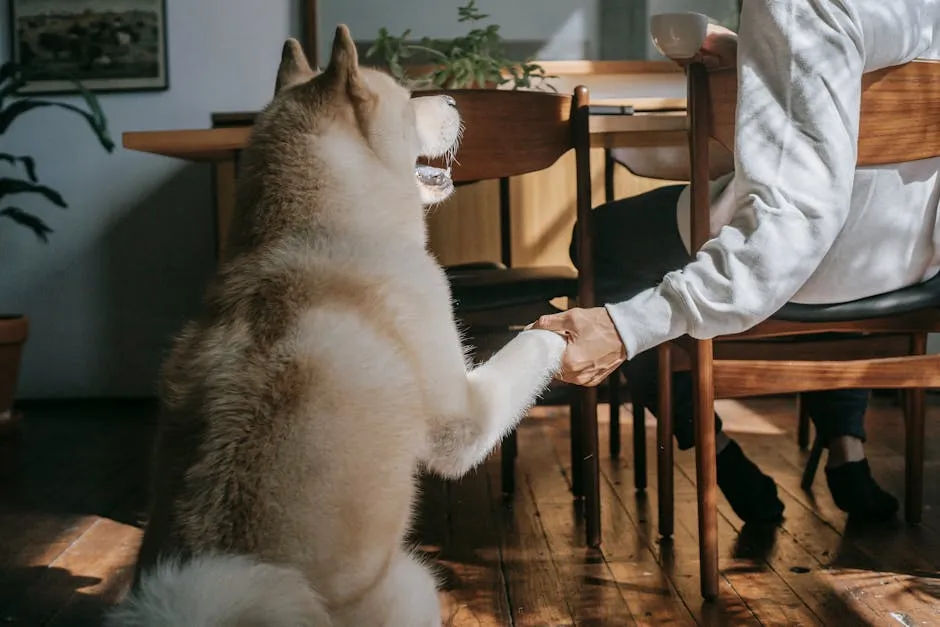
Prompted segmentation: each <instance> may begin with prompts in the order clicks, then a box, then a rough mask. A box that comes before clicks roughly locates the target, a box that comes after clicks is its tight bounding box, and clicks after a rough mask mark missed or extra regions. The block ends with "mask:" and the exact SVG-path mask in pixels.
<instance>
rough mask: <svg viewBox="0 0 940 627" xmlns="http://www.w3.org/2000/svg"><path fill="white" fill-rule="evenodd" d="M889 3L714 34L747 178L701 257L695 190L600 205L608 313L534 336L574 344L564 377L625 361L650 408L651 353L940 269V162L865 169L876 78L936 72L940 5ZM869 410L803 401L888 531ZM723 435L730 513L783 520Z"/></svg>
mask: <svg viewBox="0 0 940 627" xmlns="http://www.w3.org/2000/svg"><path fill="white" fill-rule="evenodd" d="M889 4H890V6H889V5H888V4H886V3H885V2H883V0H844V1H842V2H834V1H831V0H748V1H747V2H745V3H743V7H742V11H741V14H740V25H739V28H738V34H737V35H735V34H734V33H733V32H731V31H728V30H726V29H722V28H719V27H711V28H710V29H709V31H708V35H707V37H706V41H705V44H704V45H703V47H702V50H701V53H700V58H701V59H702V60H703V61H704V62H705V63H706V65H708V66H712V67H721V66H726V65H727V66H732V67H734V66H736V67H737V71H738V80H739V93H738V101H737V112H736V130H735V144H736V148H735V155H734V163H735V168H734V171H733V172H731V173H729V174H727V175H725V176H722V177H719V178H718V179H716V180H715V181H712V187H711V190H710V197H711V202H712V205H711V211H712V213H711V224H710V234H711V239H710V240H709V241H708V242H707V243H706V245H705V246H704V247H703V248H702V249H701V250H700V251H698V252H697V253H696V254H694V255H692V254H690V252H689V250H690V236H689V232H688V215H689V190H688V188H687V187H686V186H669V187H663V188H659V189H655V190H653V191H650V192H648V193H645V194H641V195H639V196H634V197H631V198H624V199H621V200H616V201H613V202H610V203H607V204H605V205H602V206H600V207H598V208H597V209H596V210H595V229H596V238H595V242H596V244H595V246H596V262H595V271H596V275H597V285H598V297H599V302H602V303H605V306H603V307H595V308H589V309H582V308H572V309H569V310H567V311H565V312H562V313H558V314H554V315H549V316H543V317H541V318H540V319H539V320H538V321H537V322H535V323H534V325H533V326H535V327H536V328H542V329H549V330H553V331H556V332H558V333H562V334H563V335H566V336H567V338H568V348H567V350H566V354H565V357H564V363H563V365H562V370H561V373H560V374H559V378H560V379H562V380H564V381H567V382H569V383H574V384H580V385H588V386H593V385H597V384H599V383H600V382H602V381H603V380H605V379H606V377H607V376H608V375H609V374H610V373H612V372H613V371H614V370H615V369H616V368H618V367H620V366H621V364H624V362H626V363H625V364H624V367H625V370H626V374H627V376H628V380H629V381H630V384H631V388H632V389H635V390H636V392H637V393H638V394H639V395H640V398H641V400H643V401H644V404H646V405H647V406H648V407H653V408H654V407H656V405H657V403H656V400H655V399H656V394H657V392H656V389H657V381H656V364H655V362H656V351H651V350H649V349H651V348H653V347H655V346H657V345H659V344H661V343H662V342H666V341H669V340H672V339H674V338H677V337H679V336H681V335H685V334H688V335H690V336H692V337H696V338H703V339H704V338H711V337H714V336H718V335H727V334H733V333H737V332H741V331H744V330H747V329H748V328H750V327H752V326H754V325H756V324H757V323H759V322H761V321H763V320H765V319H766V318H768V317H770V316H771V315H773V313H774V312H775V311H777V310H778V309H779V308H780V307H781V306H783V305H784V304H786V303H787V302H788V301H793V302H800V303H833V302H847V301H852V300H856V299H859V298H863V297H867V296H872V295H877V294H881V293H885V292H889V291H892V290H896V289H899V288H902V287H905V286H908V285H912V284H916V283H918V282H922V281H925V280H927V279H929V278H931V277H932V276H934V275H935V274H936V273H937V272H938V269H940V229H938V205H940V175H938V170H940V159H927V160H922V161H918V162H913V163H905V164H893V165H886V166H880V167H872V168H856V166H855V155H856V147H857V141H858V125H859V115H860V113H859V108H860V97H861V83H862V76H863V74H864V73H866V72H871V71H874V70H877V69H880V68H885V67H888V66H894V65H900V64H903V63H906V62H908V61H911V60H913V59H915V58H932V59H940V1H938V0H895V1H894V2H891V3H889ZM899 199H900V201H901V202H903V205H901V204H899ZM577 228H578V225H576V226H575V232H576V231H577ZM575 239H576V238H574V237H573V238H572V253H573V252H574V246H575ZM572 258H574V254H572ZM673 389H674V393H675V397H674V423H675V436H676V439H677V440H678V446H679V448H682V449H687V448H690V447H691V446H693V431H692V390H691V377H690V375H689V374H688V373H685V374H684V375H683V374H677V375H676V380H675V382H674V386H673ZM868 397H869V393H868V391H867V390H838V391H826V392H817V393H812V394H807V395H806V396H805V402H807V403H808V410H809V413H810V414H811V416H812V418H813V420H814V423H815V425H816V428H817V433H818V434H819V435H820V436H821V437H822V438H823V440H822V441H823V442H825V444H826V446H827V447H828V450H829V455H828V460H827V464H826V480H827V483H828V486H829V489H830V492H831V494H832V497H833V500H834V501H835V503H836V504H837V505H838V506H839V507H840V508H841V509H842V510H844V511H846V512H848V514H849V516H850V517H854V518H856V519H862V520H882V519H888V518H890V517H892V516H894V515H895V512H896V511H897V508H898V502H897V499H896V498H895V497H894V496H892V495H890V494H888V493H887V492H885V491H884V490H883V489H882V488H881V487H879V485H878V484H877V482H876V481H875V480H874V478H873V477H872V474H871V469H870V467H869V465H868V461H867V459H866V457H865V450H864V444H863V443H864V441H865V430H864V414H865V410H866V407H867V404H868ZM716 424H717V428H718V430H719V433H718V434H717V436H716V445H717V446H716V448H717V450H718V457H717V470H718V485H719V487H720V489H721V490H722V492H723V494H724V495H725V497H726V498H727V500H728V501H729V503H730V505H731V507H732V508H733V509H734V511H735V513H736V514H737V515H738V516H739V517H740V518H741V519H742V520H744V521H746V522H750V521H777V520H779V519H780V518H781V517H782V514H783V504H782V503H781V501H780V499H779V497H778V494H777V488H776V485H775V483H774V481H773V480H772V479H771V478H770V477H768V476H766V475H765V474H763V473H762V472H761V470H760V469H759V468H758V467H757V466H756V465H755V464H754V463H753V462H751V461H750V460H749V459H748V458H747V457H746V456H745V454H744V453H743V451H742V450H741V448H740V446H739V445H738V444H737V443H736V442H734V441H733V440H732V439H731V438H729V437H728V436H726V435H725V434H724V433H723V432H721V422H720V420H716Z"/></svg>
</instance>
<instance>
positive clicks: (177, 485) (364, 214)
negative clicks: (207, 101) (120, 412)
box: [107, 25, 566, 627]
mask: <svg viewBox="0 0 940 627" xmlns="http://www.w3.org/2000/svg"><path fill="white" fill-rule="evenodd" d="M461 126H462V121H461V118H460V114H459V111H458V110H457V108H456V105H455V101H454V100H453V99H452V98H450V97H448V96H446V95H434V96H425V97H420V94H417V95H416V96H415V97H412V94H411V93H409V91H408V90H407V89H406V88H405V87H403V86H402V85H400V84H398V83H397V82H396V81H395V80H393V79H392V78H391V77H390V76H389V75H387V74H386V73H384V72H381V71H378V70H375V69H370V68H364V67H360V66H359V63H358V58H357V53H356V48H355V46H354V44H353V41H352V39H351V37H350V34H349V31H348V29H347V28H346V27H345V26H342V25H341V26H339V27H338V28H337V30H336V34H335V38H334V41H333V45H332V51H331V58H330V61H329V64H328V66H327V67H326V69H324V70H323V71H319V70H312V69H311V68H310V67H309V65H308V64H307V62H306V60H305V57H304V53H303V50H302V49H301V47H300V45H299V44H298V43H297V42H296V41H295V40H288V41H287V42H286V43H285V45H284V48H283V52H282V58H281V62H280V66H279V68H278V72H277V78H276V81H275V93H274V96H273V99H272V100H271V102H270V103H269V104H268V106H267V107H266V108H265V109H264V111H263V112H262V113H261V114H260V115H259V117H258V119H257V121H256V123H255V126H254V128H253V130H252V134H251V138H250V140H249V142H248V145H247V147H246V149H245V152H244V158H243V161H242V165H241V168H242V169H241V173H240V181H239V184H238V185H239V186H238V190H237V203H236V204H237V206H236V211H235V214H234V217H233V221H232V226H231V233H230V238H229V242H228V243H229V245H228V249H227V251H228V254H227V258H226V261H225V262H224V263H223V264H221V265H220V269H219V271H218V273H217V275H216V276H215V277H214V278H213V280H212V282H211V284H210V286H209V287H208V289H207V295H206V305H205V313H204V315H203V316H202V317H201V318H199V319H197V320H193V321H190V322H189V323H188V324H187V325H186V326H185V327H184V328H183V330H182V332H181V333H180V335H179V336H178V337H177V338H176V340H175V343H174V345H173V348H172V350H171V352H170V354H169V355H168V357H167V359H166V361H165V363H164V366H163V370H162V375H161V390H160V396H161V404H162V411H161V418H160V424H159V428H158V433H157V439H156V444H155V459H154V466H153V485H152V497H151V501H152V503H151V506H150V511H149V520H148V524H147V527H146V530H145V533H144V538H143V541H142V544H141V547H140V551H139V555H138V561H137V570H136V573H135V581H134V584H133V586H132V588H131V590H130V591H129V593H128V595H127V597H126V598H125V599H124V601H123V602H122V603H121V604H119V605H118V606H117V607H116V608H114V609H112V610H111V612H110V613H109V615H108V616H107V621H108V622H107V624H109V625H112V626H117V625H122V626H126V627H134V626H141V627H143V626H146V627H163V626H170V625H173V626H177V625H187V626H190V627H210V626H211V627H229V626H231V627H235V626H238V627H245V626H247V625H271V626H278V627H279V626H285V627H286V626H288V625H290V626H293V627H297V626H311V627H325V626H331V627H347V626H349V627H352V626H355V627H372V626H375V627H379V626H382V627H432V626H438V625H440V624H441V609H440V606H439V600H438V595H437V587H438V582H437V581H436V579H435V575H434V574H433V570H432V568H431V567H430V565H429V564H426V563H424V562H423V561H422V559H421V558H420V557H418V556H416V554H415V553H414V552H412V551H411V550H409V547H408V546H407V544H406V538H407V536H408V533H409V530H410V528H411V524H412V517H413V512H414V509H415V504H416V499H417V497H418V496H417V483H416V482H417V476H418V474H419V472H420V471H422V470H426V471H429V472H433V473H437V474H439V475H441V476H443V477H447V478H457V477H460V476H462V475H464V474H465V473H467V472H468V471H469V470H471V469H472V468H474V467H476V466H477V465H478V464H480V463H481V462H482V461H483V460H484V459H485V458H486V457H487V455H488V454H489V453H490V452H491V451H492V450H493V449H494V448H495V446H496V445H497V444H498V443H499V442H500V440H501V439H502V438H503V437H504V436H505V435H506V434H507V433H508V432H509V431H510V430H511V429H513V428H514V427H515V426H516V424H517V423H518V421H519V420H520V418H521V417H522V416H523V415H524V414H525V412H526V411H527V410H528V409H529V408H530V407H531V406H532V404H533V403H534V402H535V399H536V398H537V396H538V395H539V394H541V393H542V392H543V391H544V390H545V388H546V387H547V385H548V384H549V382H550V381H551V379H552V377H553V375H554V374H555V373H556V371H557V369H558V368H559V365H560V361H561V357H562V354H563V353H564V350H565V346H566V341H565V339H564V338H562V337H561V336H559V335H556V334H554V333H551V332H548V331H541V330H524V331H522V332H520V333H519V334H517V335H515V336H514V337H513V338H512V339H511V340H510V341H509V342H508V343H507V344H506V345H505V346H504V347H503V348H502V349H501V350H499V351H498V352H497V353H495V354H494V355H493V356H492V357H491V358H490V359H489V360H487V361H486V362H485V363H483V364H481V365H478V366H474V365H472V364H471V363H470V361H469V359H468V358H467V356H466V353H465V349H464V347H463V344H462V337H461V335H460V332H459V329H458V325H457V323H456V322H455V318H454V314H453V309H452V301H451V294H450V288H449V284H448V281H447V278H446V275H445V273H444V271H443V269H442V268H441V266H440V265H439V264H438V263H437V261H436V260H435V259H434V257H433V256H432V255H431V254H430V253H429V252H428V250H427V242H426V226H425V222H424V218H425V212H426V210H427V205H428V204H429V203H435V202H439V201H441V200H443V199H444V198H446V197H447V196H449V195H450V194H451V193H452V192H453V184H452V182H451V178H450V174H449V170H447V169H437V168H431V167H430V166H427V165H422V164H420V163H419V160H420V158H425V159H440V158H444V159H445V160H446V158H448V156H450V157H452V156H453V155H454V153H455V151H456V149H457V146H458V142H459V138H460V136H461V133H462V128H461ZM469 132H472V129H470V131H469Z"/></svg>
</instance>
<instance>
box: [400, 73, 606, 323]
mask: <svg viewBox="0 0 940 627" xmlns="http://www.w3.org/2000/svg"><path fill="white" fill-rule="evenodd" d="M434 94H447V95H449V96H452V97H453V98H454V100H456V101H457V109H458V110H459V111H460V115H461V117H462V118H463V123H464V132H463V137H462V138H461V141H460V147H459V148H458V149H457V154H456V155H455V162H454V164H453V169H452V171H451V177H452V178H453V180H454V182H455V183H470V182H475V181H484V180H490V179H500V182H501V186H500V214H501V219H500V223H501V230H502V236H503V260H504V262H507V265H510V264H509V263H508V260H509V255H508V252H507V246H508V231H509V186H508V180H509V177H513V176H519V175H522V174H528V173H530V172H538V171H539V170H544V169H546V168H548V167H550V166H552V165H553V164H554V163H555V162H556V161H558V159H559V158H561V157H562V156H563V155H564V154H566V153H567V152H568V151H570V150H574V152H575V177H576V189H577V192H576V194H577V198H576V200H575V206H576V208H577V220H578V223H579V224H580V225H582V227H583V228H579V229H578V246H577V267H578V268H579V273H578V305H579V306H581V307H592V306H593V305H594V240H593V233H594V227H593V213H592V211H591V154H590V153H591V137H590V124H589V111H588V107H589V104H590V97H589V94H588V89H587V87H584V86H578V87H576V88H575V89H574V92H573V93H572V95H565V94H556V93H554V92H546V91H522V90H512V91H511V90H503V89H447V90H421V91H415V92H414V94H413V96H414V97H419V96H426V95H434ZM432 165H436V166H441V165H442V163H441V160H434V161H432Z"/></svg>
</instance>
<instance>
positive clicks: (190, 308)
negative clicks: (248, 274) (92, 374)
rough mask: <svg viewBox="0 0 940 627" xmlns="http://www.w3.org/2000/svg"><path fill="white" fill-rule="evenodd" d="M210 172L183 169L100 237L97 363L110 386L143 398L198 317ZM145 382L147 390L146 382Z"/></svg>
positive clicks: (207, 242)
mask: <svg viewBox="0 0 940 627" xmlns="http://www.w3.org/2000/svg"><path fill="white" fill-rule="evenodd" d="M209 172H210V170H209V167H208V166H205V165H201V164H187V165H186V166H185V167H183V168H181V169H180V170H179V171H177V172H176V173H175V174H174V175H173V176H172V177H171V178H169V179H167V180H165V181H164V182H163V184H162V185H160V186H159V187H157V188H156V189H155V190H154V191H153V193H152V194H151V195H150V196H148V197H147V198H146V199H144V200H143V201H142V202H141V203H139V204H138V205H137V206H136V207H133V208H132V209H131V210H129V211H127V212H125V213H124V214H123V216H122V218H121V219H120V220H118V221H116V222H115V223H114V224H113V225H112V226H111V228H110V229H109V231H108V232H107V233H106V234H105V235H104V237H103V241H102V243H101V245H102V246H104V247H105V248H106V249H107V251H108V252H107V260H108V265H107V267H105V268H103V269H102V270H103V272H102V280H103V284H104V286H105V287H104V289H103V290H102V294H101V299H102V311H105V312H107V315H108V316H109V318H110V319H109V320H108V324H107V327H106V331H107V332H106V337H109V340H108V341H105V342H104V344H103V346H106V347H107V354H105V355H102V364H106V365H107V367H108V369H109V370H108V371H109V375H110V376H109V377H108V378H109V381H108V387H109V388H111V389H114V390H122V391H123V390H136V391H138V393H139V394H140V395H149V394H148V391H150V392H152V391H154V390H155V385H156V377H157V374H158V370H159V367H160V363H161V361H162V360H163V357H164V355H165V352H166V351H167V350H168V348H169V346H170V342H171V341H172V338H173V336H174V335H175V334H176V333H177V332H178V331H179V329H180V327H181V326H182V325H183V323H184V322H185V320H186V319H188V318H189V317H191V316H193V315H196V314H197V312H198V311H199V308H200V307H201V304H202V295H203V291H204V289H205V285H206V283H207V281H208V280H209V278H210V276H211V274H212V272H213V270H214V269H215V261H214V252H213V251H214V248H215V239H214V238H215V231H214V218H213V215H214V209H213V204H212V202H211V198H210V197H207V196H208V194H207V193H206V192H207V191H208V190H210V188H211V187H210V184H211V177H210V176H209ZM148 381H149V382H151V384H150V386H149V388H150V389H149V390H148V389H146V386H147V382H148Z"/></svg>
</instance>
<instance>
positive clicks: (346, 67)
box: [326, 24, 366, 99]
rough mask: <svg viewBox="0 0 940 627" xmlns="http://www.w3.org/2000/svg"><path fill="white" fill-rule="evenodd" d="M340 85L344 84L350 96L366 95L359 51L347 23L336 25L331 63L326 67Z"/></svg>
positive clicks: (359, 97)
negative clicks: (360, 72)
mask: <svg viewBox="0 0 940 627" xmlns="http://www.w3.org/2000/svg"><path fill="white" fill-rule="evenodd" d="M326 72H327V73H328V74H330V75H331V76H332V77H333V78H334V80H335V81H336V82H337V84H339V85H344V86H345V87H346V90H347V92H348V93H349V95H350V97H352V98H354V99H362V98H365V97H366V89H365V85H363V84H362V78H361V76H360V74H359V53H358V52H357V51H356V43H355V42H354V41H353V38H352V35H350V34H349V28H348V27H347V26H346V25H345V24H340V25H339V26H337V27H336V34H335V35H334V36H333V50H332V52H331V53H330V64H329V65H328V66H327V68H326Z"/></svg>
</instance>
